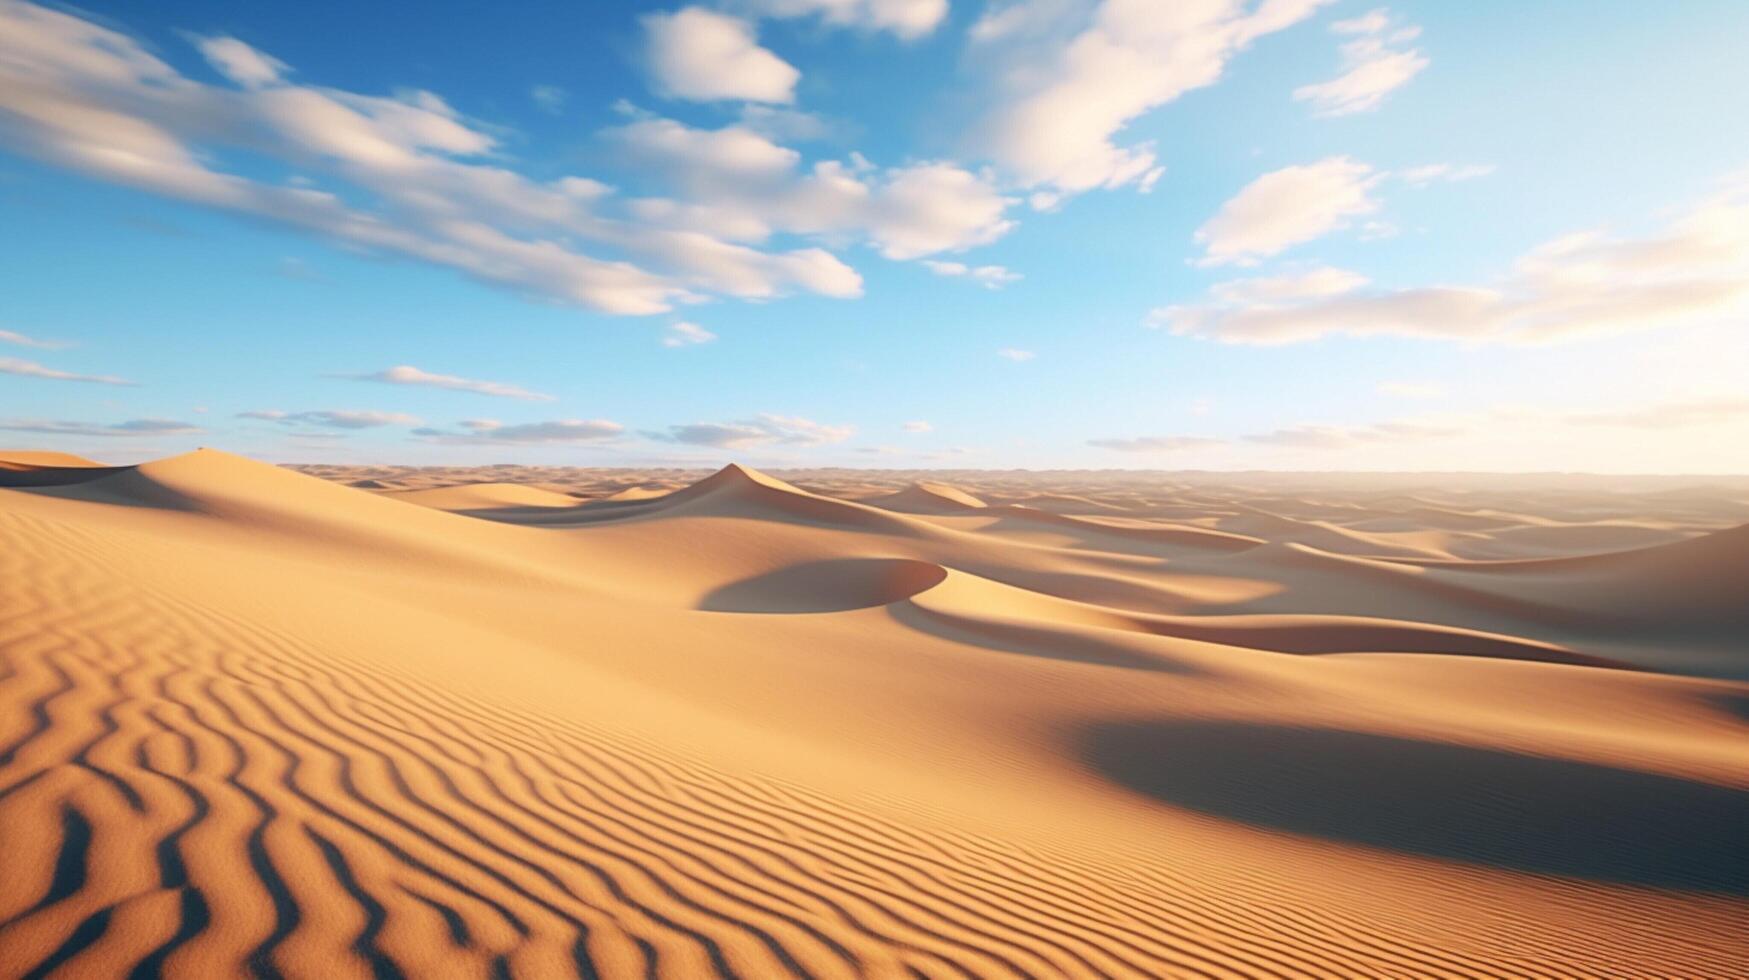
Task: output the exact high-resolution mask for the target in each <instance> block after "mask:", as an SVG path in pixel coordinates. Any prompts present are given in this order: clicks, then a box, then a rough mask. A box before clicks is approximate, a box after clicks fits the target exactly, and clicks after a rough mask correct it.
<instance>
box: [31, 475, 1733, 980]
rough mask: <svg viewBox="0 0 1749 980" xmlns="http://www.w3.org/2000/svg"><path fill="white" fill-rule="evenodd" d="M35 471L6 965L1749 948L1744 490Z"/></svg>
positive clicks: (1461, 960) (1051, 958) (371, 964)
mask: <svg viewBox="0 0 1749 980" xmlns="http://www.w3.org/2000/svg"><path fill="white" fill-rule="evenodd" d="M4 459H5V460H7V462H5V463H4V464H0V486H5V487H8V488H9V489H0V852H3V853H4V865H5V866H4V874H3V875H0V976H5V977H26V976H32V977H34V976H49V975H54V976H65V977H111V976H126V975H137V976H156V975H166V976H183V977H228V976H241V975H258V976H288V977H323V978H327V977H353V976H357V977H372V976H375V977H391V976H401V975H410V976H433V977H438V976H441V977H459V976H505V975H514V976H523V977H557V976H570V975H583V976H603V977H642V976H671V977H694V976H707V975H735V976H742V977H772V976H789V975H798V976H817V977H848V976H883V977H900V976H926V977H963V976H1035V977H1042V976H1099V975H1109V976H1134V977H1160V976H1170V977H1178V976H1184V977H1265V976H1267V977H1292V976H1331V975H1337V976H1383V977H1410V976H1415V977H1419V976H1483V975H1487V976H1505V975H1521V976H1581V975H1598V976H1606V975H1607V976H1630V977H1706V976H1719V977H1730V976H1744V975H1749V683H1746V682H1745V680H1744V678H1746V677H1749V526H1743V522H1744V521H1746V520H1749V485H1745V484H1744V483H1743V482H1742V481H1738V482H1737V483H1734V484H1730V483H1718V484H1716V485H1712V486H1692V485H1690V484H1692V481H1690V484H1682V483H1679V482H1670V481H1649V480H1642V481H1634V480H1614V481H1611V480H1592V481H1583V480H1571V479H1556V478H1541V479H1537V478H1526V479H1524V480H1521V481H1518V482H1517V483H1516V484H1509V483H1506V482H1502V481H1494V482H1493V483H1489V482H1488V481H1485V480H1479V479H1468V478H1459V477H1400V478H1389V479H1387V478H1384V477H1379V478H1365V477H1335V476H1331V477H1325V478H1315V477H1309V476H1306V477H1292V476H1282V475H1274V476H1271V475H1264V474H1254V475H1247V476H1243V477H1236V476H1226V477H1222V476H1218V475H1212V474H1205V475H1187V476H1183V477H1180V476H1170V475H1145V474H1090V473H1083V474H1053V475H1028V474H1021V473H989V474H950V475H943V474H934V475H930V476H928V477H927V478H923V477H921V476H916V477H914V476H913V475H906V474H857V473H854V472H849V471H835V472H817V473H812V474H795V475H792V477H791V479H792V480H793V481H794V482H793V483H792V482H785V481H784V480H780V479H778V478H776V477H773V476H768V475H763V474H760V473H757V472H753V471H750V470H744V469H740V468H733V467H732V468H729V469H725V470H723V471H722V472H719V473H716V474H714V475H705V474H699V473H683V472H673V471H668V472H658V473H643V474H633V473H626V472H623V471H621V472H601V471H579V470H525V469H519V468H513V467H507V468H489V469H479V470H471V471H456V470H414V469H399V468H346V467H311V468H306V469H309V470H312V471H313V472H315V473H317V474H318V475H320V476H322V477H326V478H327V480H326V481H325V480H324V479H318V478H315V477H313V476H311V475H305V474H300V473H297V472H293V471H291V470H289V469H284V468H277V467H273V466H270V465H267V464H264V463H258V462H253V461H249V460H246V459H242V458H239V457H235V456H230V455H226V454H224V453H220V452H214V451H206V450H203V451H201V452H197V453H193V454H189V455H186V456H179V457H175V458H171V459H164V460H159V461H157V462H152V463H147V464H145V465H142V466H137V467H114V468H110V467H101V466H96V465H95V464H91V463H90V462H89V461H84V460H79V459H77V458H68V457H63V456H53V455H44V454H35V455H26V454H9V455H6V456H4ZM914 479H923V480H924V482H920V483H917V484H916V485H913V481H914ZM930 481H933V482H930ZM347 484H352V485H350V486H349V485H347ZM797 484H799V486H798V485H797Z"/></svg>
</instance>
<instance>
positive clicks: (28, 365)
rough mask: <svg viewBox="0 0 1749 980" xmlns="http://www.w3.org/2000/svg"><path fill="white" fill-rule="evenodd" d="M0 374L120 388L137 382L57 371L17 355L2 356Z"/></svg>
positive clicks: (109, 376)
mask: <svg viewBox="0 0 1749 980" xmlns="http://www.w3.org/2000/svg"><path fill="white" fill-rule="evenodd" d="M0 374H13V375H17V376H19V377H21V378H41V379H42V380H44V381H76V382H80V383H82V384H94V385H113V386H116V387H120V388H132V387H135V383H134V382H132V381H129V380H127V379H126V378H118V377H115V376H113V375H108V374H75V373H73V372H71V371H57V370H55V369H54V368H51V367H44V366H43V365H41V364H38V363H37V362H35V361H26V360H23V359H21V358H17V357H0Z"/></svg>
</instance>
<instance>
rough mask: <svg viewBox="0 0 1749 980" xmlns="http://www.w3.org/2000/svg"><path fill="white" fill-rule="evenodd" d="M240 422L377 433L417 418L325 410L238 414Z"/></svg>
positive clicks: (378, 413)
mask: <svg viewBox="0 0 1749 980" xmlns="http://www.w3.org/2000/svg"><path fill="white" fill-rule="evenodd" d="M237 417H238V418H240V419H256V420H258V421H263V422H277V423H279V424H281V425H294V426H295V425H315V426H321V427H323V428H328V429H377V428H382V427H384V426H390V425H418V424H419V418H418V416H415V415H408V414H406V413H405V412H377V411H370V410H366V409H324V410H320V411H310V412H285V411H280V410H279V409H274V408H267V409H256V410H254V411H248V412H239V413H237Z"/></svg>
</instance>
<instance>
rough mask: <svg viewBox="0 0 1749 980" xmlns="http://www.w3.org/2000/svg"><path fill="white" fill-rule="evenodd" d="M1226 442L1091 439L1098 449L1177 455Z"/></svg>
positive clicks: (1168, 438)
mask: <svg viewBox="0 0 1749 980" xmlns="http://www.w3.org/2000/svg"><path fill="white" fill-rule="evenodd" d="M1225 443H1226V440H1224V439H1215V438H1211V437H1209V436H1138V437H1137V438H1134V439H1089V440H1087V444H1088V445H1089V446H1093V447H1094V448H1096V449H1113V450H1116V451H1118V452H1120V453H1176V452H1183V451H1185V450H1188V449H1207V448H1209V447H1210V446H1220V445H1224V444H1225Z"/></svg>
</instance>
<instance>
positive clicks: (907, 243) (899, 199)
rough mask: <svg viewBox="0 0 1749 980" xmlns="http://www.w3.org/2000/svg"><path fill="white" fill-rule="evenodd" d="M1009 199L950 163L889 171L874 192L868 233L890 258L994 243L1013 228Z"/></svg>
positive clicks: (921, 165)
mask: <svg viewBox="0 0 1749 980" xmlns="http://www.w3.org/2000/svg"><path fill="white" fill-rule="evenodd" d="M1012 203H1013V202H1012V201H1011V200H1010V199H1009V198H1006V197H1003V196H1002V195H1001V194H998V193H997V192H996V189H995V188H994V187H993V186H991V184H990V182H989V181H988V180H987V179H985V178H983V177H980V176H978V175H976V174H973V173H971V172H969V171H966V170H962V169H960V168H959V167H956V166H954V165H953V164H950V163H921V164H915V165H913V166H909V167H901V168H899V169H896V170H892V171H889V172H888V176H887V179H886V181H885V182H884V183H882V184H881V185H880V186H878V187H877V188H876V189H875V192H874V199H873V201H872V203H871V209H870V214H869V234H870V236H871V237H872V238H873V239H874V241H875V243H876V245H877V246H879V248H880V250H881V254H882V255H885V256H886V257H887V258H889V259H912V258H917V257H918V256H922V255H932V254H934V253H936V252H944V251H957V250H959V249H964V248H970V247H971V246H973V245H983V244H987V243H989V242H993V241H995V240H996V239H998V238H1001V237H1002V236H1003V235H1005V234H1007V233H1008V230H1009V229H1011V228H1013V227H1014V223H1013V222H1012V221H1007V220H1004V218H1003V217H1002V215H1003V212H1004V211H1006V210H1007V209H1008V206H1009V205H1010V204H1012Z"/></svg>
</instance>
